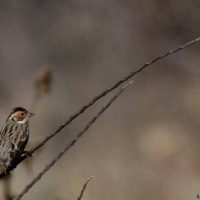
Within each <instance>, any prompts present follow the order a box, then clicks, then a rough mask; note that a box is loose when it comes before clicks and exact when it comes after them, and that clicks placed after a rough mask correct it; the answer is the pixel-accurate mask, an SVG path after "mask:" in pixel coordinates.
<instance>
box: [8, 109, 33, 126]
mask: <svg viewBox="0 0 200 200" xmlns="http://www.w3.org/2000/svg"><path fill="white" fill-rule="evenodd" d="M33 115H34V114H33V113H31V112H29V111H27V110H26V109H25V108H22V107H15V108H14V109H13V111H12V112H11V113H10V115H9V116H8V119H9V120H11V121H14V122H18V123H25V122H27V121H28V120H29V119H30V117H32V116H33Z"/></svg>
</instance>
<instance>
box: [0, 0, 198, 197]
mask: <svg viewBox="0 0 200 200" xmlns="http://www.w3.org/2000/svg"><path fill="white" fill-rule="evenodd" d="M199 11H200V1H199V0H190V1H187V0H166V1H161V0H148V1H139V0H135V1H134V0H77V1H74V0H68V1H61V0H57V1H55V0H54V1H51V0H48V1H47V0H46V1H42V0H40V1H30V0H26V1H25V0H23V1H22V0H18V1H5V0H4V1H0V66H1V68H0V69H1V73H0V94H1V95H0V97H1V98H0V114H1V125H2V124H3V123H4V120H5V118H6V117H7V115H8V113H9V112H10V111H11V109H12V108H13V107H15V106H18V105H20V106H24V107H26V108H30V106H31V102H32V99H33V94H34V92H33V82H34V79H35V76H36V75H37V73H38V72H39V71H40V69H41V68H43V67H44V66H46V65H50V66H51V68H52V70H53V73H54V77H53V85H52V91H51V93H50V94H49V95H47V96H45V97H43V98H42V99H41V101H40V102H39V104H38V106H37V108H36V111H35V112H36V114H37V115H36V116H35V117H34V118H33V119H32V121H31V138H30V143H34V142H37V141H39V140H40V139H41V138H43V137H44V136H45V135H48V134H49V133H52V131H54V130H55V129H56V128H57V127H58V126H59V125H60V124H61V123H62V122H64V121H65V120H66V119H67V118H68V116H69V115H71V114H72V113H74V112H75V111H77V110H78V109H79V108H80V106H82V105H84V104H85V103H87V102H88V101H89V100H90V99H91V98H92V97H93V96H94V95H96V94H98V93H99V92H100V91H102V90H104V89H105V88H107V87H109V86H111V85H112V84H113V83H114V82H115V81H117V80H118V79H120V78H122V77H123V76H124V75H126V74H127V73H128V72H130V71H133V70H135V69H137V68H138V66H140V65H141V64H143V63H144V62H146V61H148V60H150V59H151V58H153V57H155V56H157V55H159V54H161V53H163V52H165V51H166V50H168V49H171V48H174V47H177V46H178V45H180V44H182V43H184V42H187V41H189V40H191V39H193V38H195V37H198V35H199V32H200V26H199V24H200V12H199ZM199 52H200V45H199V44H198V45H196V46H193V47H191V48H189V49H186V50H184V51H183V52H181V53H179V54H176V55H173V56H171V57H169V58H167V59H165V60H163V61H161V62H159V63H157V64H156V65H154V66H152V67H150V68H149V69H148V70H146V71H145V72H144V73H142V74H140V75H138V76H137V77H136V78H135V82H134V85H133V86H131V87H130V88H129V89H128V90H127V91H126V93H124V94H123V96H121V98H120V99H119V100H118V101H117V102H115V104H114V105H113V106H112V107H111V108H110V109H109V110H108V111H107V112H106V113H105V114H104V115H103V116H102V117H101V119H100V120H99V121H98V122H97V123H96V124H95V125H94V126H93V127H92V128H91V129H90V131H88V133H87V135H85V137H83V138H82V139H81V140H80V141H79V142H78V144H77V145H76V146H75V147H74V148H73V149H71V150H70V152H69V153H68V154H66V155H65V156H64V158H63V159H62V160H60V161H59V162H58V163H57V164H56V165H55V166H54V168H52V169H51V170H50V171H49V172H48V174H46V175H45V176H44V177H43V178H42V179H41V181H40V182H39V183H38V184H37V185H35V186H34V187H33V189H32V190H31V191H30V192H29V194H27V195H26V196H25V197H24V199H26V200H34V199H42V200H72V199H76V198H77V196H78V194H79V192H80V190H81V187H82V184H83V182H84V181H85V179H86V178H87V177H88V176H91V175H94V176H95V177H96V178H95V180H94V181H92V182H91V183H90V185H89V187H88V189H87V191H86V194H85V196H84V199H85V200H86V199H87V200H111V199H114V200H122V199H123V200H128V199H131V200H132V199H133V200H134V199H143V200H147V199H148V200H154V199H162V200H171V199H176V200H180V199H181V200H186V199H196V194H197V193H200V156H199V152H200V145H199V143H200V142H199V140H200V66H199V64H200V57H199ZM107 99H108V98H106V99H105V100H101V102H99V103H98V104H97V105H96V106H95V107H94V108H92V109H90V110H89V111H88V112H87V113H85V115H84V116H82V117H81V118H80V119H79V120H77V121H75V122H74V123H73V124H71V125H70V126H68V127H67V128H65V130H64V131H63V133H62V134H60V135H58V136H57V137H56V138H54V139H53V140H51V142H49V143H48V144H47V145H46V146H45V148H44V149H43V151H42V152H40V153H36V154H35V155H34V162H33V163H32V165H33V173H30V172H27V170H26V168H25V167H24V165H20V166H18V168H17V169H16V170H15V171H14V173H13V181H12V190H13V193H14V194H18V193H19V192H20V191H21V190H22V188H23V187H24V186H25V184H27V183H28V182H29V181H30V180H31V178H32V177H33V176H34V175H36V174H37V173H38V172H39V171H40V170H41V169H42V168H43V167H44V166H45V164H46V163H47V162H49V161H50V160H51V159H52V158H53V156H54V155H56V154H57V153H58V151H59V150H61V149H62V148H63V146H64V145H65V144H66V143H68V142H69V141H71V139H72V138H73V137H74V136H75V135H76V133H77V132H78V131H79V130H81V129H82V127H83V125H84V123H86V121H87V120H88V119H89V118H90V117H91V116H92V115H93V114H94V113H95V112H96V110H97V109H99V108H100V106H101V105H103V104H104V103H105V101H106V100H107ZM0 186H2V183H0ZM0 199H3V197H2V195H1V194H0Z"/></svg>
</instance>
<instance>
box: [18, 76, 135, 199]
mask: <svg viewBox="0 0 200 200" xmlns="http://www.w3.org/2000/svg"><path fill="white" fill-rule="evenodd" d="M132 82H133V81H132V80H131V81H129V82H128V83H127V84H126V85H124V86H123V87H122V88H121V89H120V90H119V91H118V92H117V94H115V95H114V96H113V97H112V98H111V99H110V100H109V102H108V103H107V104H106V105H105V106H104V107H102V108H101V110H100V111H99V112H98V113H97V114H96V115H95V116H94V117H93V118H92V119H91V120H90V121H89V122H88V123H87V125H86V126H85V128H84V129H83V130H82V131H80V132H79V134H78V135H77V136H76V138H75V139H73V140H72V141H71V142H70V143H69V144H68V145H67V146H65V148H64V149H63V150H62V151H61V152H60V153H59V154H58V155H57V156H56V157H55V158H54V159H53V160H52V161H51V162H50V163H49V164H47V165H46V167H45V168H44V169H43V170H41V172H40V173H39V174H38V175H37V176H36V177H35V178H34V179H33V180H32V181H31V182H30V183H29V184H28V185H26V187H25V188H24V190H23V191H22V192H21V193H20V194H19V195H18V196H17V197H16V198H15V200H20V199H21V198H22V197H23V196H24V195H25V194H26V193H27V192H28V191H29V190H30V189H31V188H32V187H33V186H34V185H35V184H36V183H37V182H38V181H39V180H40V179H41V178H42V176H43V175H44V174H45V173H46V172H47V171H48V170H50V169H51V167H53V166H54V164H55V163H56V162H57V161H58V160H60V159H61V158H62V156H63V155H64V154H65V153H66V152H67V151H68V150H69V149H71V147H73V146H74V145H75V144H76V143H77V142H78V141H79V140H80V138H81V137H82V136H83V135H84V134H85V133H86V132H87V130H88V129H89V128H90V127H91V126H92V125H93V124H94V123H95V122H96V120H97V119H98V118H99V117H100V116H101V115H102V114H103V113H104V112H105V111H106V110H107V109H108V108H109V107H110V105H111V104H112V103H113V102H114V101H115V100H116V99H117V98H118V97H119V96H120V95H121V94H122V93H123V92H124V91H125V90H126V89H127V87H128V86H129V85H131V84H132Z"/></svg>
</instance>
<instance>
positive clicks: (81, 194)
mask: <svg viewBox="0 0 200 200" xmlns="http://www.w3.org/2000/svg"><path fill="white" fill-rule="evenodd" d="M93 178H94V176H91V177H89V178H87V180H86V182H85V183H84V185H83V187H82V190H81V192H80V194H79V196H78V198H77V200H81V199H82V198H83V195H84V192H85V190H86V188H87V185H88V183H89V182H90V181H91V180H92V179H93Z"/></svg>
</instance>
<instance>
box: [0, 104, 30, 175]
mask: <svg viewBox="0 0 200 200" xmlns="http://www.w3.org/2000/svg"><path fill="white" fill-rule="evenodd" d="M32 116H33V113H31V112H29V111H27V110H26V109H24V108H22V107H16V108H14V109H13V111H12V112H11V113H10V115H9V116H8V118H7V120H6V122H5V124H4V126H3V128H2V130H1V132H0V174H1V173H3V172H4V173H6V172H7V169H8V168H9V167H10V166H12V164H13V163H14V162H15V161H16V160H17V159H18V158H19V156H20V155H21V154H22V153H23V152H24V148H25V146H26V144H27V142H28V139H29V119H30V117H32Z"/></svg>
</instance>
